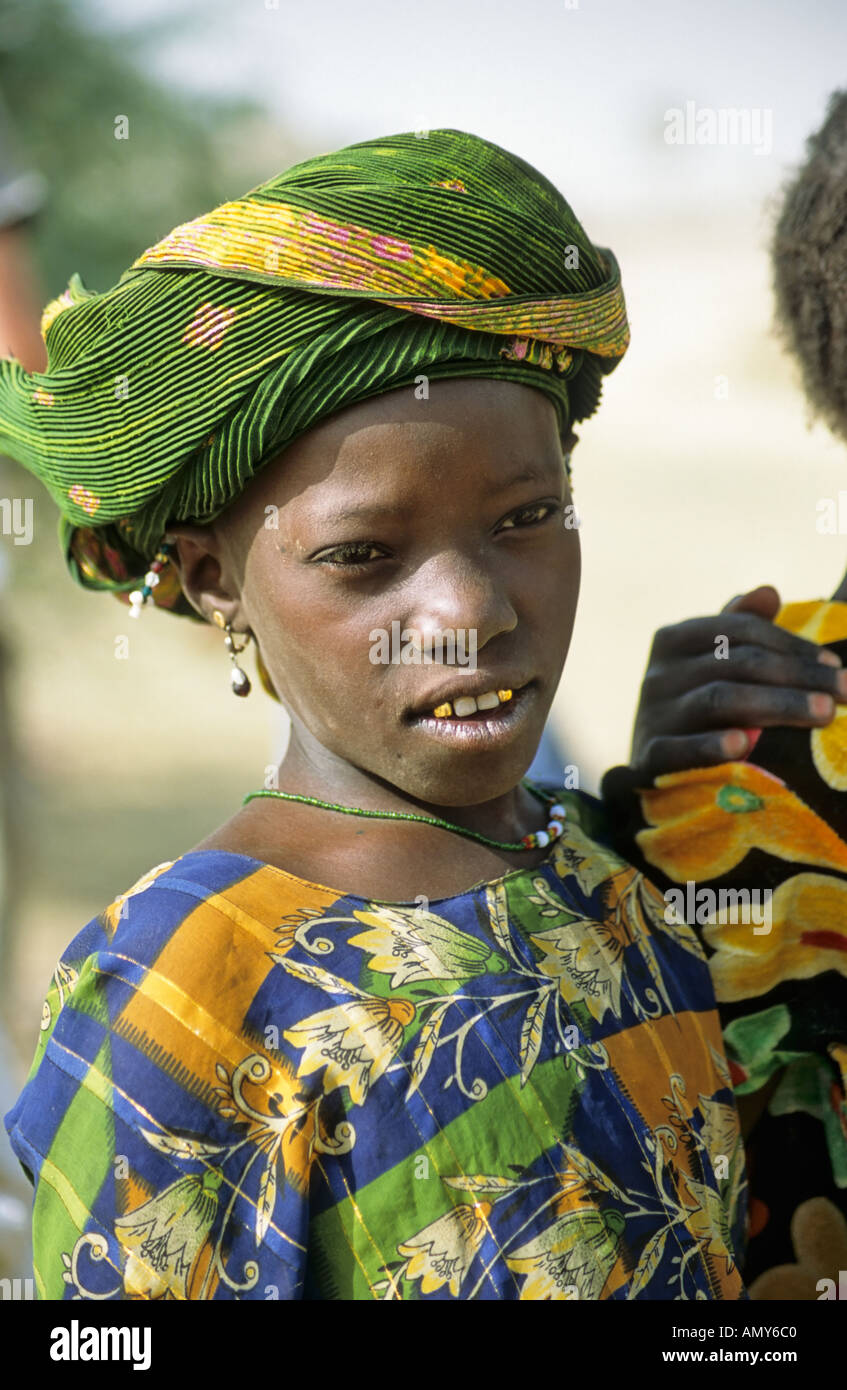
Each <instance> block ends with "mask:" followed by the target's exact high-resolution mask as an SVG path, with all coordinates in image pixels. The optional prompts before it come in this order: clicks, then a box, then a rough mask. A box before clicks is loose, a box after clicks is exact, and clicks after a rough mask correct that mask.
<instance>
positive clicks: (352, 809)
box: [241, 778, 567, 850]
mask: <svg viewBox="0 0 847 1390" xmlns="http://www.w3.org/2000/svg"><path fill="white" fill-rule="evenodd" d="M521 786H523V787H526V790H527V791H528V792H531V793H532V795H533V796H534V797H536V798H537V800H538V801H541V802H543V804H544V805H545V806H546V807H547V815H548V816H549V818H550V819H549V823H548V826H547V829H546V830H537V831H535V832H534V833H533V834H531V835H524V837H523V839H522V840H492V839H489V837H488V836H487V835H480V834H479V832H478V831H476V830H466V829H465V827H464V826H462V825H453V824H452V822H451V821H449V820H442V819H441V817H440V816H417V815H415V814H414V813H413V812H411V811H363V810H361V808H360V807H358V806H339V805H337V804H336V803H335V802H334V801H321V800H320V798H319V797H317V796H300V795H298V794H297V793H296V792H275V791H259V792H248V794H247V796H245V798H244V800H243V801H242V803H241V804H242V806H246V805H247V802H248V801H252V800H253V797H254V796H278V797H280V798H281V799H282V800H283V801H301V802H303V804H304V805H306V806H321V807H322V808H323V809H324V810H325V811H340V812H341V813H342V814H343V815H345V816H365V817H367V818H369V819H373V820H412V821H420V823H421V824H422V825H437V826H439V828H440V829H441V830H452V831H453V833H454V834H456V835H464V836H465V837H466V839H468V840H478V841H479V843H480V844H481V845H488V847H489V848H490V849H505V850H520V849H543V848H544V847H545V846H546V845H549V844H552V843H553V841H554V840H558V839H559V836H560V835H561V834H562V832H563V830H564V828H565V827H564V820H565V816H566V815H567V811H566V810H565V808H564V806H562V805H561V803H560V802H558V801H557V800H556V798H555V796H548V795H546V794H545V793H544V792H542V791H539V789H538V788H537V787H534V786H533V785H532V783H531V782H528V781H527V780H526V778H524V779H523V781H522V782H521Z"/></svg>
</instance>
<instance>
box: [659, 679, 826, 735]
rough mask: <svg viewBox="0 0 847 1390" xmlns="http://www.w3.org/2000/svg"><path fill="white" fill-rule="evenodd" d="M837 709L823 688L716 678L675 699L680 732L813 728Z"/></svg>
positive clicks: (676, 718) (823, 724)
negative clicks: (804, 687)
mask: <svg viewBox="0 0 847 1390" xmlns="http://www.w3.org/2000/svg"><path fill="white" fill-rule="evenodd" d="M835 709H836V705H835V700H834V699H833V697H832V696H831V695H829V694H827V693H825V692H823V691H820V690H816V691H810V690H795V689H786V688H784V687H780V686H770V685H746V684H744V683H743V682H738V681H731V680H715V681H712V682H711V683H710V684H709V685H700V686H698V687H697V688H696V689H694V690H689V691H688V692H687V693H686V694H685V695H683V696H682V697H681V698H680V699H679V700H678V701H676V702H675V706H674V714H675V717H674V720H673V723H674V728H675V730H677V731H679V732H680V733H686V732H687V731H688V730H698V731H699V730H706V729H735V728H740V729H744V728H757V729H767V728H773V727H775V726H777V725H788V726H789V727H791V728H801V729H814V728H822V727H824V726H825V725H827V724H829V723H830V722H831V721H832V719H833V717H834V715H835ZM669 723H670V721H669ZM669 731H670V732H672V731H673V729H669Z"/></svg>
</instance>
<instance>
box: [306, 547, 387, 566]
mask: <svg viewBox="0 0 847 1390" xmlns="http://www.w3.org/2000/svg"><path fill="white" fill-rule="evenodd" d="M315 559H316V560H317V561H318V562H319V563H320V564H322V565H337V566H338V568H339V569H357V568H359V567H364V566H365V565H367V564H369V563H370V562H371V561H373V560H384V559H385V556H384V554H383V552H382V551H381V550H380V549H379V548H378V547H377V546H375V545H372V544H371V542H370V541H350V542H348V544H347V545H336V546H334V547H333V549H332V550H326V551H324V553H323V554H322V555H316V556H315Z"/></svg>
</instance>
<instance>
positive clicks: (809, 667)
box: [644, 642, 847, 704]
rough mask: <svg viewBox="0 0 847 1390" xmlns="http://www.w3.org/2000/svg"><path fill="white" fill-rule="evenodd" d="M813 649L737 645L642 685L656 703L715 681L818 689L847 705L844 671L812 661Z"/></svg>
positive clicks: (682, 663)
mask: <svg viewBox="0 0 847 1390" xmlns="http://www.w3.org/2000/svg"><path fill="white" fill-rule="evenodd" d="M816 652H818V649H817V648H814V647H813V648H812V650H811V651H810V652H808V653H806V652H804V653H803V654H802V655H801V656H799V657H798V656H795V655H793V654H791V655H789V654H787V653H785V652H774V651H770V650H768V648H767V647H760V646H754V645H753V644H752V643H747V642H741V643H739V644H737V645H736V646H735V647H731V648H730V649H729V650H728V652H727V653H726V656H725V657H724V658H723V659H721V660H718V659H717V654H716V653H714V654H711V655H703V656H696V657H695V656H692V657H688V658H687V659H686V660H685V661H680V662H677V663H676V664H675V665H674V666H671V665H668V666H667V668H665V669H662V670H660V671H653V672H651V673H648V675H647V676H646V677H645V681H644V685H645V688H646V691H647V694H648V697H649V698H653V699H655V700H656V701H657V702H658V701H659V700H660V699H662V698H663V697H664V700H670V699H675V698H677V697H679V696H680V695H682V694H684V693H685V692H687V691H689V690H695V689H697V688H698V687H700V686H705V685H711V684H712V683H713V682H715V681H730V682H734V683H736V684H741V683H742V682H743V683H746V684H760V685H772V686H780V687H781V688H784V689H788V690H819V691H821V693H822V694H825V695H831V696H832V697H833V699H834V700H836V701H838V702H839V703H840V704H844V703H847V671H845V670H844V669H843V667H841V666H838V665H831V664H830V663H829V662H822V661H821V660H820V659H819V656H818V657H817V658H816V656H815V653H816Z"/></svg>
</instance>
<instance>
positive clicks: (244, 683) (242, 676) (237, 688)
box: [212, 608, 250, 695]
mask: <svg viewBox="0 0 847 1390" xmlns="http://www.w3.org/2000/svg"><path fill="white" fill-rule="evenodd" d="M212 618H213V619H214V621H215V624H216V625H217V626H218V627H221V628H223V629H224V630H225V632H226V636H225V637H224V646H225V647H226V649H227V651H228V652H229V659H230V661H231V662H232V671H231V672H230V681H231V683H232V689H233V693H234V694H235V695H249V694H250V677H249V676H248V675H247V672H246V671H242V669H241V667H240V666H239V664H238V662H237V661H236V659H235V657H236V653H238V652H243V651H244V648H245V647H246V646H247V643H248V642H249V641H250V633H249V632H248V633H245V634H244V641H243V642H242V643H241V646H240V647H238V646H236V643H235V638H234V636H233V634H232V624H231V623H228V622H227V621H226V619H225V618H224V615H223V613H222V612H221V610H220V609H219V608H215V609H213V610H212Z"/></svg>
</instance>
